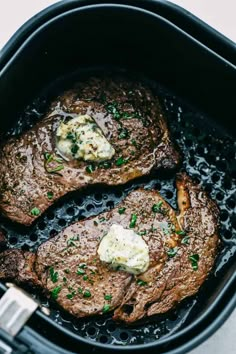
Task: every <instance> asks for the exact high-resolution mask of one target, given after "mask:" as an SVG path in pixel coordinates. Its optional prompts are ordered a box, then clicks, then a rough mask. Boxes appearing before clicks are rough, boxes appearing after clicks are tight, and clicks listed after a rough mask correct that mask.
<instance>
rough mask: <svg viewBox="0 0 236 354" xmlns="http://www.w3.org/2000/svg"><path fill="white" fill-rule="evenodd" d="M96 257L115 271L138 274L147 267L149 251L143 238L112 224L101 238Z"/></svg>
mask: <svg viewBox="0 0 236 354" xmlns="http://www.w3.org/2000/svg"><path fill="white" fill-rule="evenodd" d="M98 255H99V257H100V259H101V261H103V262H107V263H110V264H111V266H112V267H113V268H115V269H117V268H118V269H121V270H124V271H126V272H128V273H132V274H140V273H143V272H145V271H146V270H147V269H148V266H149V249H148V246H147V244H146V242H145V241H144V240H143V238H142V237H141V236H139V235H137V234H136V233H135V232H134V231H133V230H129V229H125V228H123V226H121V225H116V224H113V225H112V226H111V227H110V229H109V231H108V233H107V234H106V235H105V236H104V237H103V238H102V240H101V242H100V244H99V247H98Z"/></svg>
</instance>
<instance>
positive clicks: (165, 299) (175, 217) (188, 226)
mask: <svg viewBox="0 0 236 354" xmlns="http://www.w3.org/2000/svg"><path fill="white" fill-rule="evenodd" d="M177 190H178V204H179V209H180V212H179V213H176V212H175V211H174V210H173V209H172V208H171V206H170V205H169V204H168V203H166V202H165V200H164V199H163V198H162V197H161V196H160V194H159V193H158V192H157V191H154V190H151V191H149V190H144V189H138V190H136V191H133V192H131V193H130V194H129V195H128V196H127V197H126V198H125V199H124V201H123V202H122V203H120V205H118V206H117V207H116V208H114V209H113V210H111V211H108V212H105V213H102V214H100V215H98V216H95V217H91V218H89V219H85V220H83V221H80V222H77V223H75V224H73V225H71V226H69V227H67V228H66V229H65V230H64V231H63V232H61V233H60V234H59V235H58V236H56V237H55V238H53V239H50V240H49V241H47V242H45V243H43V244H42V245H41V246H40V247H39V249H38V251H37V253H36V258H35V259H33V263H34V264H33V265H32V263H31V266H30V267H29V266H28V264H29V262H28V260H29V258H30V255H32V254H30V253H28V252H26V253H23V252H22V251H17V250H9V251H7V252H4V253H3V254H2V255H0V278H13V279H15V280H16V281H17V282H28V279H30V281H32V279H35V274H37V277H38V278H37V279H36V280H35V281H36V282H37V283H41V286H42V287H43V288H44V289H45V290H46V291H47V293H48V294H50V293H52V292H53V290H54V289H55V287H57V286H60V287H61V290H60V292H59V293H58V297H57V299H56V301H57V302H58V304H59V305H60V306H61V307H63V308H64V309H65V310H66V311H68V312H70V313H71V314H73V315H75V316H77V317H84V316H90V315H95V314H102V313H103V310H104V305H109V311H112V310H114V309H115V312H114V316H113V318H114V319H115V320H116V321H124V322H126V323H128V324H129V323H133V322H135V321H137V320H139V319H141V318H144V317H149V316H152V315H155V314H162V313H165V312H166V311H168V310H170V309H171V308H172V307H174V306H175V305H176V304H177V303H179V302H180V301H182V300H183V299H184V298H185V297H188V296H191V295H193V294H195V293H196V292H197V291H198V290H199V288H200V286H201V285H202V283H203V282H204V280H205V279H206V277H207V276H208V274H209V272H210V271H211V269H212V267H213V265H214V261H215V257H216V254H217V248H218V244H219V237H218V216H219V212H218V209H217V207H216V204H215V203H214V202H213V201H212V200H211V199H210V198H209V197H208V196H207V194H206V193H205V192H204V191H202V189H201V188H200V186H199V185H197V184H195V183H194V182H193V181H192V180H191V179H190V178H189V177H188V176H187V175H186V174H179V175H178V176H177ZM160 201H161V202H162V206H161V212H158V213H154V212H153V208H152V207H153V204H157V203H158V202H160ZM183 202H184V204H183ZM121 207H125V208H126V210H125V212H124V213H123V214H120V213H119V208H121ZM133 213H136V214H137V216H138V218H137V223H136V225H135V227H134V231H135V232H137V233H138V232H142V231H146V234H145V235H142V236H140V237H143V239H144V240H145V241H146V243H147V244H148V247H149V256H150V265H149V269H148V270H147V271H146V272H145V273H143V274H141V275H139V276H132V275H130V274H128V273H126V272H123V271H119V270H117V271H115V270H111V269H110V267H109V265H107V264H105V263H103V262H101V261H100V260H99V257H98V255H97V248H98V245H99V242H100V239H101V237H102V236H103V235H104V233H105V232H106V231H107V230H108V229H109V228H110V226H111V225H112V224H114V223H117V224H121V225H122V226H123V227H124V228H129V223H130V218H131V214H133ZM165 223H168V225H169V226H168V232H165V231H164V230H165V229H163V224H164V225H165ZM161 225H162V226H161ZM179 231H184V232H185V233H186V234H187V235H188V237H189V244H183V243H182V240H183V237H185V235H184V236H183V235H180V234H179ZM71 241H72V242H73V243H71ZM173 247H178V250H177V254H176V255H175V256H174V257H173V258H170V257H169V256H168V251H169V249H170V248H173ZM17 252H18V253H17ZM194 254H198V256H199V261H198V269H195V270H194V269H193V267H192V264H191V261H190V259H189V256H192V255H194ZM32 257H33V255H32ZM22 259H23V260H22ZM25 259H27V261H26V260H25ZM12 260H14V266H12V267H13V270H12V269H11V267H9V268H8V266H9V265H10V264H12ZM24 263H25V264H26V265H27V267H26V268H27V269H29V270H30V269H31V271H32V276H30V272H27V273H26V274H25V271H24V269H25V267H22V264H24ZM81 264H86V267H85V268H82V269H83V270H84V274H81V275H78V274H77V270H78V266H79V265H81ZM51 268H53V272H57V277H58V279H57V280H56V281H54V282H53V281H52V278H51V276H50V269H51ZM22 269H23V270H22ZM67 269H68V270H69V271H67ZM84 275H86V278H85V279H83V276H84ZM64 277H66V281H63V278H64ZM140 280H142V282H143V283H141V284H140ZM33 281H34V280H33ZM78 289H82V291H77V290H78ZM74 290H76V292H75V294H74V296H73V297H72V298H71V299H68V298H67V295H68V294H70V293H71V292H73V291H74ZM84 291H89V292H90V294H91V296H90V297H89V298H86V297H84V295H83V294H84ZM106 294H111V295H112V300H111V301H107V300H105V298H104V296H105V295H106Z"/></svg>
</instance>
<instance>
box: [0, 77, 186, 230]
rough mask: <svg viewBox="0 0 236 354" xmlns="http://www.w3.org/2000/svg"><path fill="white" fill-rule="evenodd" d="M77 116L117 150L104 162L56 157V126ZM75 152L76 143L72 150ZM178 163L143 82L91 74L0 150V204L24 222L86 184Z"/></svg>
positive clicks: (114, 181) (127, 177) (128, 177)
mask: <svg viewBox="0 0 236 354" xmlns="http://www.w3.org/2000/svg"><path fill="white" fill-rule="evenodd" d="M78 115H88V116H89V117H92V119H93V121H95V122H96V123H97V126H98V127H99V128H100V129H101V132H102V134H103V136H104V137H105V138H106V139H107V141H108V142H109V143H110V144H111V146H112V148H113V149H112V151H113V152H114V149H115V154H114V156H113V157H112V158H111V159H110V160H109V161H103V162H102V163H101V162H100V163H96V162H93V163H90V162H89V161H84V160H78V159H73V160H69V161H68V160H66V159H61V156H59V154H58V150H57V149H56V132H57V129H58V127H59V125H60V124H61V123H62V122H65V123H66V122H67V123H68V121H69V120H71V119H73V118H76V117H78ZM83 119H84V118H83ZM86 119H88V118H86ZM90 119H91V118H90ZM70 138H71V139H73V136H72V134H69V135H68V136H67V137H66V139H70ZM67 143H68V141H67ZM77 150H78V146H77V145H74V146H73V150H71V151H73V153H74V154H76V153H77ZM178 161H179V155H178V153H177V152H176V150H175V149H174V147H173V144H172V142H171V140H170V135H169V131H168V128H167V125H166V121H165V119H164V116H163V113H162V110H161V107H160V104H159V101H158V98H157V97H156V96H155V95H153V93H152V92H151V90H150V89H149V88H148V87H147V86H146V85H145V84H142V83H140V82H136V81H132V80H126V79H124V78H114V79H113V80H111V79H108V78H90V79H88V80H87V81H84V82H80V83H79V84H77V86H76V87H75V88H74V89H73V90H70V91H67V92H65V93H64V94H62V95H61V96H60V97H58V98H57V100H56V101H55V102H54V103H53V104H52V105H51V108H50V109H49V112H48V114H47V115H46V116H45V118H44V119H42V120H41V121H40V122H39V123H38V124H36V125H35V126H34V127H33V128H32V129H31V130H29V131H27V132H26V133H24V134H23V135H21V136H20V137H18V138H13V139H11V140H9V141H8V142H7V143H6V144H5V145H4V146H3V147H2V148H1V152H0V165H1V176H0V210H1V211H2V213H3V214H4V215H6V216H7V217H9V218H10V219H12V220H13V221H16V222H19V223H22V224H25V225H30V224H31V223H32V222H33V221H34V220H35V219H36V218H37V217H38V216H39V215H40V214H41V213H42V212H43V211H45V210H46V209H47V208H48V207H49V206H50V205H52V204H53V203H54V202H55V201H56V200H57V199H59V198H60V197H62V196H63V195H65V194H67V193H68V192H70V191H73V190H77V189H80V188H82V187H84V186H86V185H88V184H97V183H102V184H108V185H117V184H123V183H125V182H127V181H129V180H131V179H133V178H136V177H139V176H142V175H146V174H148V173H149V172H150V171H151V170H152V169H153V168H164V169H170V168H173V167H175V166H176V164H177V163H178Z"/></svg>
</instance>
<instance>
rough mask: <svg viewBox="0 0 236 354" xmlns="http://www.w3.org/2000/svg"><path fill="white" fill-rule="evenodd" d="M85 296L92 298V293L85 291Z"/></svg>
mask: <svg viewBox="0 0 236 354" xmlns="http://www.w3.org/2000/svg"><path fill="white" fill-rule="evenodd" d="M83 296H84V297H91V293H90V291H89V290H85V291H84V293H83Z"/></svg>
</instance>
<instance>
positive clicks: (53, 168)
mask: <svg viewBox="0 0 236 354" xmlns="http://www.w3.org/2000/svg"><path fill="white" fill-rule="evenodd" d="M44 158H45V163H44V167H45V169H46V171H47V172H49V173H55V172H58V171H61V170H63V168H64V166H63V164H62V162H63V160H62V159H61V158H60V157H54V156H53V155H52V154H50V153H48V152H45V153H44Z"/></svg>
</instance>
